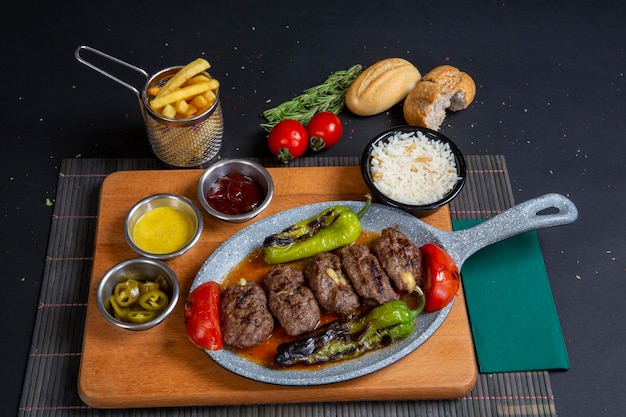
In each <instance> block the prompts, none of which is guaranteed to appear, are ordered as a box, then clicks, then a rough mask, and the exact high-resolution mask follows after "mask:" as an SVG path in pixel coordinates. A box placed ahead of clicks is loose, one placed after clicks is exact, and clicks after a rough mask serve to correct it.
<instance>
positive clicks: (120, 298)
mask: <svg viewBox="0 0 626 417" xmlns="http://www.w3.org/2000/svg"><path fill="white" fill-rule="evenodd" d="M140 293H141V291H140V290H139V282H137V281H135V280H132V279H129V280H127V281H124V282H120V283H119V284H117V285H116V286H115V290H114V291H113V295H115V301H117V304H118V305H119V306H120V307H128V306H130V305H132V304H133V303H135V301H137V300H138V299H139V295H140Z"/></svg>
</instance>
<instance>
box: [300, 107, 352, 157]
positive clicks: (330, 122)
mask: <svg viewBox="0 0 626 417" xmlns="http://www.w3.org/2000/svg"><path fill="white" fill-rule="evenodd" d="M306 131H307V133H308V134H309V146H310V147H311V149H313V150H314V151H320V150H322V149H324V148H330V147H331V146H334V145H335V144H337V142H339V139H341V134H342V133H343V126H342V125H341V120H340V119H339V117H337V115H336V114H335V113H331V112H328V111H323V112H320V113H317V114H316V115H315V116H313V118H312V119H311V121H310V122H309V123H308V124H307V125H306Z"/></svg>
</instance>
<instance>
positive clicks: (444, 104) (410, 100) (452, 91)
mask: <svg viewBox="0 0 626 417" xmlns="http://www.w3.org/2000/svg"><path fill="white" fill-rule="evenodd" d="M475 95H476V84H475V83H474V80H473V79H472V77H471V76H469V74H467V73H465V72H462V71H460V70H459V69H458V68H456V67H453V66H451V65H442V66H439V67H436V68H433V70H432V71H430V72H429V73H428V74H426V75H424V77H423V78H422V79H421V80H420V82H418V83H417V85H416V86H415V88H414V89H413V90H411V92H410V93H409V94H408V95H407V97H406V98H405V100H404V108H403V112H404V119H405V120H406V122H407V123H408V124H409V125H412V126H421V127H427V128H429V129H433V130H439V127H440V126H441V124H442V123H443V121H444V119H445V118H446V110H450V111H459V110H463V109H466V108H467V107H468V106H469V105H470V104H471V103H472V101H474V97H475Z"/></svg>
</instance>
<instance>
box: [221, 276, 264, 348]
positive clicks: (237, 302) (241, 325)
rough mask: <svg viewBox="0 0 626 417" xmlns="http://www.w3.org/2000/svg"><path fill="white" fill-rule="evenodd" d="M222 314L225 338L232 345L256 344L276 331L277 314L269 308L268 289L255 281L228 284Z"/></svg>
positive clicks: (248, 345) (223, 298) (222, 303)
mask: <svg viewBox="0 0 626 417" xmlns="http://www.w3.org/2000/svg"><path fill="white" fill-rule="evenodd" d="M221 316H222V337H223V339H224V342H225V343H227V344H229V345H231V346H238V347H242V348H245V347H251V346H256V345H258V344H259V343H261V342H262V341H263V340H265V339H266V338H267V337H269V335H270V334H271V333H272V330H274V317H272V315H271V314H270V312H269V310H268V308H267V297H266V296H265V292H264V291H263V289H262V288H261V286H260V285H258V284H257V283H255V282H252V281H246V282H245V283H244V284H243V285H242V284H233V285H229V286H228V287H226V289H225V290H224V294H223V296H222V302H221Z"/></svg>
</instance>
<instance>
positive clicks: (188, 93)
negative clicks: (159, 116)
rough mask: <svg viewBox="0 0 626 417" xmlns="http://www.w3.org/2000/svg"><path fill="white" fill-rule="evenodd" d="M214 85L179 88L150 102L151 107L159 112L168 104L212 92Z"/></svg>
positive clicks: (194, 85)
mask: <svg viewBox="0 0 626 417" xmlns="http://www.w3.org/2000/svg"><path fill="white" fill-rule="evenodd" d="M211 84H212V83H201V84H192V85H188V86H186V87H182V88H179V89H177V90H174V91H172V92H171V93H167V94H164V95H161V96H157V97H156V98H155V99H154V100H152V101H150V107H152V108H153V109H154V110H159V109H161V108H163V107H165V106H166V105H167V104H172V103H176V102H177V101H179V100H187V99H190V98H192V97H194V96H197V95H198V94H202V93H204V92H205V91H208V90H211Z"/></svg>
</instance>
